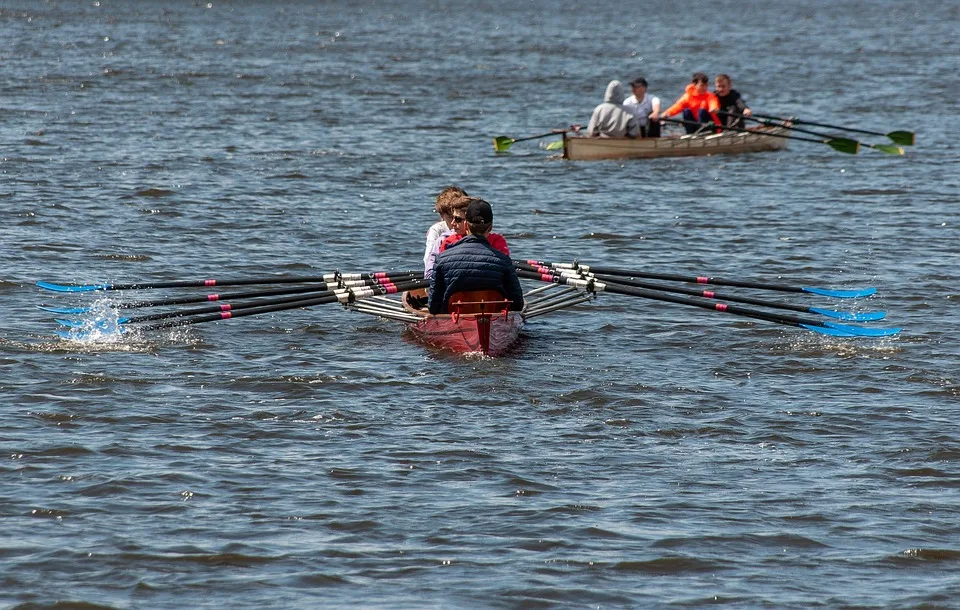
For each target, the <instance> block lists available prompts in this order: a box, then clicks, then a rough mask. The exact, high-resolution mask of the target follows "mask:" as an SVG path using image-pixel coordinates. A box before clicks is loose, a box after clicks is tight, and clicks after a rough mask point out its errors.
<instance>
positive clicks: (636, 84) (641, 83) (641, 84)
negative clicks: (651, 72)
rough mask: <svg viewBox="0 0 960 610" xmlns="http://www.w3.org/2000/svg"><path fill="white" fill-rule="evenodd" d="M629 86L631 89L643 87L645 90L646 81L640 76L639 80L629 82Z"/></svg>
mask: <svg viewBox="0 0 960 610" xmlns="http://www.w3.org/2000/svg"><path fill="white" fill-rule="evenodd" d="M630 86H631V87H644V88H646V86H647V79H645V78H643V77H642V76H641V77H639V78H635V79H633V80H632V81H630Z"/></svg>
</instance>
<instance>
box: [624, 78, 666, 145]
mask: <svg viewBox="0 0 960 610" xmlns="http://www.w3.org/2000/svg"><path fill="white" fill-rule="evenodd" d="M630 89H632V90H633V95H631V96H630V97H628V98H627V99H626V100H624V102H623V109H624V110H626V111H627V112H629V113H630V114H632V115H633V116H635V117H636V118H637V123H638V124H639V125H640V137H641V138H659V137H660V121H651V120H650V117H652V116H657V115H659V114H660V98H659V97H654V96H652V95H647V80H646V79H645V78H643V77H642V76H641V77H640V78H637V79H635V80H634V81H633V82H631V83H630Z"/></svg>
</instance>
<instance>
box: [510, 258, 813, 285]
mask: <svg viewBox="0 0 960 610" xmlns="http://www.w3.org/2000/svg"><path fill="white" fill-rule="evenodd" d="M514 262H515V263H517V262H519V263H521V264H524V263H525V264H527V265H535V266H543V267H551V268H553V269H561V270H562V269H564V268H567V269H574V268H576V270H580V271H583V272H589V273H599V274H604V275H616V276H623V277H639V278H645V279H649V280H666V281H669V282H689V283H694V284H713V285H715V286H736V287H738V288H756V289H760V290H774V291H779V292H804V290H803V288H801V287H799V286H787V285H784V284H771V283H768V282H747V281H741V280H724V279H721V278H715V277H705V276H686V275H675V274H672V273H649V272H643V271H637V270H632V269H618V268H616V267H597V266H595V265H576V267H574V265H568V264H564V263H549V262H546V261H514Z"/></svg>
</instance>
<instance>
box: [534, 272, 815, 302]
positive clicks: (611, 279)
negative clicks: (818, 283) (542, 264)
mask: <svg viewBox="0 0 960 610" xmlns="http://www.w3.org/2000/svg"><path fill="white" fill-rule="evenodd" d="M544 269H545V268H544ZM579 275H580V276H581V277H582V278H583V279H590V278H591V277H592V278H594V279H596V280H597V281H600V282H603V283H605V284H621V285H624V286H633V287H635V288H646V289H648V290H661V291H663V292H673V293H677V294H686V295H689V296H694V297H702V298H705V299H714V300H723V301H732V302H734V303H747V304H749V305H760V306H762V307H771V308H773V309H785V310H789V311H798V312H801V313H812V312H811V311H810V308H809V307H805V306H803V305H794V304H792V303H781V302H779V301H767V300H765V299H754V298H751V297H744V296H739V295H733V294H727V293H721V292H715V291H713V290H697V289H696V288H681V287H679V286H664V285H662V284H654V283H651V282H644V281H640V280H634V279H629V278H625V277H621V276H616V275H601V274H595V273H589V274H583V273H581V274H579Z"/></svg>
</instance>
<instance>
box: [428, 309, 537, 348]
mask: <svg viewBox="0 0 960 610" xmlns="http://www.w3.org/2000/svg"><path fill="white" fill-rule="evenodd" d="M486 318H487V321H488V322H489V341H488V342H487V346H486V349H485V348H484V341H483V325H484V322H483V320H482V319H481V315H462V316H459V317H458V319H457V320H454V319H453V317H452V316H449V315H439V316H430V317H427V318H424V319H423V320H421V321H419V322H417V323H416V324H411V325H410V330H411V332H413V334H414V335H415V336H416V337H417V339H418V340H420V341H422V342H424V343H426V344H428V345H432V346H434V347H440V348H443V349H448V350H450V351H453V352H457V353H459V354H466V353H472V352H479V353H483V354H486V355H488V356H500V355H503V354H504V353H505V352H506V351H507V350H509V349H510V348H511V347H512V346H513V344H514V343H516V342H517V339H518V338H519V337H520V330H521V329H522V328H523V317H522V316H521V315H520V314H519V313H515V312H513V313H508V314H506V315H504V314H494V315H487V316H486Z"/></svg>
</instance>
